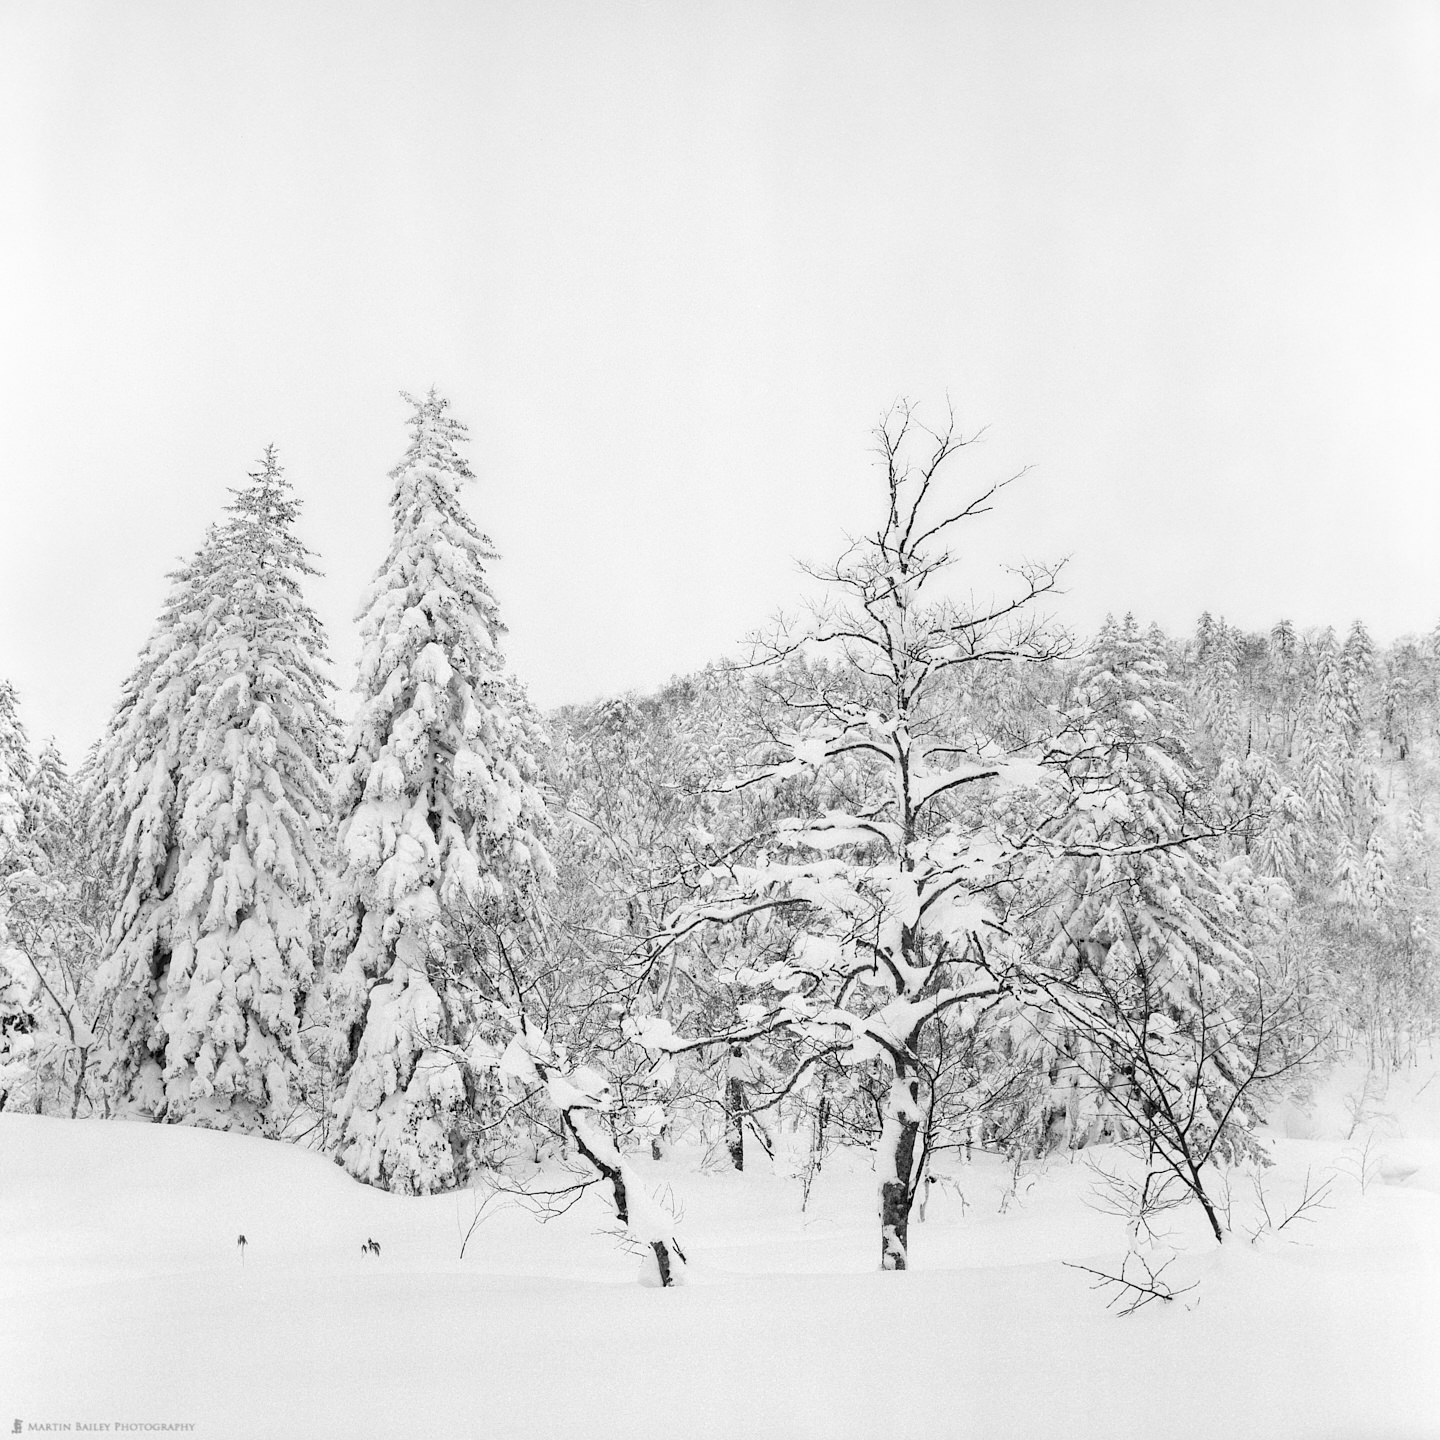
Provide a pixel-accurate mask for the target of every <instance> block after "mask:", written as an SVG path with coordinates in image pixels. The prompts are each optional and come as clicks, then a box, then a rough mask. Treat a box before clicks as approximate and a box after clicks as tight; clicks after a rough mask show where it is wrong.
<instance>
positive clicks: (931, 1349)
mask: <svg viewBox="0 0 1440 1440" xmlns="http://www.w3.org/2000/svg"><path fill="white" fill-rule="evenodd" d="M1437 1074H1440V1067H1437V1065H1436V1062H1435V1061H1434V1060H1433V1059H1432V1060H1430V1061H1429V1063H1428V1065H1422V1067H1421V1068H1420V1069H1419V1070H1417V1071H1414V1072H1410V1073H1409V1074H1407V1075H1406V1076H1404V1077H1401V1078H1397V1079H1395V1080H1394V1081H1393V1082H1392V1083H1390V1084H1389V1086H1388V1089H1387V1090H1386V1091H1385V1093H1383V1094H1382V1093H1380V1089H1379V1088H1378V1087H1376V1086H1373V1085H1372V1087H1371V1092H1370V1095H1369V1097H1368V1100H1367V1102H1366V1106H1365V1109H1364V1111H1363V1113H1362V1115H1361V1117H1360V1120H1359V1122H1358V1123H1356V1121H1355V1115H1354V1113H1353V1111H1354V1102H1356V1101H1358V1099H1359V1095H1360V1090H1361V1087H1362V1082H1363V1076H1362V1075H1361V1074H1360V1073H1359V1072H1358V1071H1353V1070H1352V1071H1346V1072H1343V1073H1340V1074H1337V1075H1334V1076H1332V1077H1331V1079H1330V1081H1329V1082H1328V1083H1327V1085H1326V1086H1325V1087H1324V1089H1323V1090H1322V1092H1321V1097H1320V1099H1319V1101H1318V1102H1317V1103H1316V1104H1315V1105H1313V1106H1311V1107H1310V1108H1309V1109H1308V1111H1302V1110H1300V1109H1298V1108H1296V1109H1293V1110H1292V1111H1290V1112H1288V1113H1287V1114H1284V1115H1282V1116H1280V1117H1278V1121H1277V1129H1278V1131H1280V1132H1283V1133H1277V1134H1276V1136H1275V1138H1274V1150H1275V1154H1276V1158H1277V1163H1276V1165H1275V1166H1274V1168H1272V1169H1271V1170H1269V1171H1268V1172H1266V1174H1265V1176H1264V1179H1263V1184H1264V1187H1265V1191H1266V1194H1267V1196H1268V1200H1269V1205H1270V1209H1271V1212H1272V1215H1273V1216H1274V1217H1275V1218H1276V1219H1277V1220H1278V1219H1279V1218H1281V1217H1282V1216H1283V1214H1284V1213H1285V1212H1286V1211H1287V1210H1288V1209H1289V1208H1291V1206H1293V1204H1294V1203H1295V1201H1296V1200H1297V1199H1298V1198H1299V1196H1300V1194H1301V1192H1302V1189H1303V1186H1304V1181H1305V1175H1306V1172H1307V1170H1309V1172H1310V1174H1311V1176H1312V1178H1317V1177H1323V1176H1326V1175H1331V1174H1333V1176H1334V1180H1333V1184H1332V1186H1331V1189H1330V1192H1329V1202H1328V1204H1327V1206H1326V1207H1325V1208H1323V1209H1320V1210H1318V1211H1316V1212H1315V1215H1314V1219H1313V1221H1311V1222H1310V1223H1305V1222H1304V1221H1303V1220H1301V1221H1297V1222H1296V1223H1295V1224H1292V1225H1290V1226H1287V1227H1286V1228H1285V1229H1284V1230H1283V1231H1282V1232H1280V1233H1278V1234H1277V1233H1270V1234H1265V1235H1262V1236H1261V1238H1260V1239H1259V1240H1258V1241H1256V1242H1253V1243H1252V1242H1251V1241H1250V1240H1249V1239H1248V1238H1247V1235H1248V1233H1249V1231H1250V1230H1251V1229H1253V1228H1254V1226H1255V1225H1256V1224H1257V1223H1258V1220H1259V1216H1258V1210H1257V1208H1256V1205H1255V1200H1254V1195H1253V1192H1252V1190H1251V1185H1250V1182H1249V1180H1248V1179H1247V1180H1246V1181H1245V1182H1244V1184H1243V1185H1241V1184H1236V1185H1235V1186H1234V1187H1233V1192H1234V1193H1233V1197H1232V1198H1233V1203H1234V1206H1235V1214H1234V1233H1233V1234H1232V1236H1231V1238H1230V1240H1229V1241H1228V1242H1227V1243H1226V1245H1225V1247H1224V1248H1223V1251H1222V1250H1219V1249H1217V1248H1216V1247H1215V1246H1214V1245H1213V1243H1212V1242H1209V1241H1208V1240H1207V1239H1206V1237H1205V1232H1204V1226H1203V1220H1202V1218H1201V1217H1200V1216H1199V1215H1198V1212H1197V1213H1196V1214H1195V1215H1187V1214H1185V1213H1184V1212H1181V1213H1180V1214H1179V1215H1178V1216H1172V1217H1169V1218H1171V1219H1172V1220H1173V1221H1174V1229H1175V1235H1174V1239H1173V1243H1174V1245H1175V1248H1176V1249H1177V1250H1178V1251H1179V1255H1178V1258H1177V1259H1176V1260H1175V1262H1174V1264H1173V1266H1172V1268H1171V1270H1170V1271H1169V1272H1168V1275H1167V1278H1169V1279H1172V1280H1173V1281H1174V1283H1175V1284H1176V1285H1177V1286H1183V1285H1188V1284H1190V1283H1191V1282H1196V1281H1198V1287H1197V1288H1196V1289H1194V1290H1191V1291H1189V1292H1188V1293H1185V1294H1183V1295H1181V1296H1180V1297H1179V1298H1178V1299H1176V1300H1175V1301H1173V1302H1171V1303H1168V1304H1152V1305H1150V1306H1149V1307H1147V1308H1146V1309H1144V1310H1142V1311H1140V1312H1138V1313H1137V1314H1135V1315H1133V1316H1131V1317H1129V1318H1126V1319H1119V1318H1116V1316H1115V1315H1114V1313H1113V1312H1109V1313H1107V1311H1106V1310H1105V1309H1104V1297H1103V1295H1101V1294H1097V1293H1093V1292H1092V1291H1091V1289H1090V1281H1089V1278H1088V1277H1087V1276H1086V1275H1085V1274H1083V1273H1082V1272H1080V1271H1077V1270H1074V1269H1068V1268H1066V1267H1065V1265H1064V1264H1063V1263H1062V1262H1063V1261H1071V1262H1078V1263H1081V1264H1087V1265H1092V1266H1096V1267H1100V1268H1109V1269H1113V1268H1114V1267H1116V1266H1117V1265H1118V1264H1119V1261H1120V1259H1121V1258H1122V1255H1123V1253H1124V1250H1125V1233H1124V1226H1123V1222H1122V1221H1120V1220H1118V1219H1115V1218H1112V1217H1110V1216H1108V1215H1106V1214H1104V1213H1102V1212H1101V1211H1099V1210H1097V1209H1095V1208H1094V1207H1093V1205H1091V1204H1087V1203H1086V1198H1087V1196H1090V1195H1091V1192H1092V1190H1093V1188H1094V1181H1095V1176H1094V1173H1093V1171H1092V1170H1091V1169H1090V1168H1088V1166H1087V1157H1086V1154H1085V1153H1084V1152H1081V1153H1079V1154H1078V1155H1077V1156H1076V1158H1075V1159H1074V1160H1073V1161H1071V1160H1069V1159H1068V1158H1065V1157H1062V1158H1059V1159H1057V1160H1053V1161H1051V1162H1048V1163H1046V1164H1044V1165H1036V1166H1035V1167H1034V1168H1033V1169H1030V1170H1025V1169H1023V1168H1022V1170H1021V1171H1020V1172H1019V1174H1018V1175H1017V1174H1016V1173H1015V1172H1013V1171H1012V1170H1011V1169H1010V1168H1009V1167H1008V1166H1006V1165H1005V1164H1004V1163H1003V1162H1002V1161H1001V1160H999V1159H997V1158H995V1157H992V1156H977V1157H976V1158H975V1160H974V1161H973V1162H972V1163H971V1164H969V1165H964V1164H959V1165H956V1166H955V1167H954V1168H953V1170H952V1171H951V1174H952V1175H953V1176H954V1181H953V1183H942V1184H937V1185H936V1186H935V1187H934V1189H933V1193H932V1195H931V1197H930V1200H929V1204H928V1209H927V1214H926V1218H925V1220H924V1221H923V1223H917V1224H916V1226H915V1233H914V1235H913V1238H912V1253H913V1259H914V1265H915V1269H914V1270H912V1271H911V1272H909V1273H906V1274H898V1275H897V1274H881V1273H878V1272H877V1271H876V1269H875V1265H876V1259H877V1257H876V1254H875V1253H874V1251H875V1231H874V1219H873V1211H874V1184H875V1181H874V1176H873V1174H871V1173H870V1172H869V1170H868V1162H867V1161H866V1160H865V1159H864V1158H863V1157H859V1156H854V1157H847V1156H845V1155H843V1154H842V1155H839V1156H836V1157H835V1159H834V1161H833V1162H832V1164H831V1165H830V1166H829V1167H828V1168H827V1170H826V1171H825V1172H824V1173H823V1174H822V1175H821V1177H820V1178H819V1180H818V1181H817V1183H816V1186H815V1189H814V1191H813V1193H812V1195H811V1200H810V1205H809V1208H808V1210H807V1211H806V1212H805V1213H803V1214H802V1213H801V1209H800V1182H799V1181H798V1180H795V1179H791V1178H787V1177H786V1173H785V1172H786V1167H785V1165H784V1163H783V1159H782V1162H781V1163H780V1164H779V1165H778V1167H776V1168H775V1169H772V1170H770V1171H769V1172H768V1173H766V1172H759V1171H752V1172H751V1173H747V1174H744V1175H737V1174H734V1173H731V1172H726V1173H723V1174H707V1173H704V1172H702V1171H701V1170H700V1169H699V1168H698V1164H697V1162H698V1157H697V1156H695V1155H693V1154H692V1155H680V1156H678V1157H677V1158H675V1159H673V1160H670V1161H666V1162H663V1163H649V1162H637V1164H638V1166H639V1168H640V1169H641V1171H642V1172H643V1174H644V1176H645V1178H646V1181H647V1183H649V1184H650V1185H652V1186H653V1187H654V1188H655V1190H656V1191H657V1192H658V1193H659V1195H660V1198H661V1199H662V1200H663V1201H666V1202H669V1203H672V1204H674V1205H676V1206H678V1207H681V1208H683V1216H682V1222H681V1226H680V1230H679V1234H680V1236H681V1241H682V1244H685V1245H686V1247H687V1249H688V1251H689V1253H690V1256H691V1260H692V1262H693V1263H692V1265H691V1269H690V1283H689V1284H688V1285H686V1286H685V1287H683V1288H680V1289H676V1290H670V1291H662V1290H658V1289H649V1288H644V1287H642V1286H640V1285H637V1284H636V1283H635V1280H636V1273H637V1261H636V1260H635V1259H634V1258H632V1257H631V1256H629V1255H627V1254H626V1253H624V1252H623V1251H622V1250H621V1249H620V1248H619V1246H618V1243H617V1241H616V1240H615V1239H614V1238H612V1236H611V1235H610V1234H608V1233H606V1231H607V1227H608V1226H609V1225H610V1224H612V1223H613V1222H612V1221H611V1220H610V1218H609V1215H608V1212H607V1210H606V1208H605V1207H604V1205H603V1204H602V1201H601V1199H600V1197H598V1196H588V1195H587V1196H586V1197H585V1198H584V1199H583V1200H582V1201H581V1203H580V1204H579V1205H578V1206H577V1207H576V1208H575V1209H574V1210H572V1211H571V1212H570V1213H569V1214H568V1215H566V1216H564V1217H563V1218H560V1219H557V1220H554V1221H552V1222H550V1223H548V1224H544V1225H541V1224H538V1223H537V1222H536V1220H535V1219H534V1218H533V1216H532V1215H530V1214H528V1213H524V1212H523V1211H522V1209H520V1208H519V1207H518V1206H515V1205H513V1204H511V1205H510V1206H509V1208H503V1209H502V1208H497V1206H498V1202H492V1204H491V1205H490V1206H489V1209H488V1210H487V1211H486V1213H485V1215H484V1216H483V1217H482V1220H481V1223H480V1224H479V1225H478V1226H477V1227H476V1228H475V1230H474V1232H473V1235H472V1237H471V1239H470V1241H469V1244H468V1248H467V1250H466V1254H465V1258H464V1259H463V1260H462V1259H461V1258H460V1248H461V1241H462V1235H463V1232H464V1231H465V1230H466V1229H467V1228H468V1227H469V1226H470V1223H471V1220H472V1219H473V1213H474V1206H475V1203H476V1196H475V1193H474V1192H461V1193H459V1194H448V1195H442V1196H431V1197H426V1198H402V1197H399V1196H395V1195H391V1194H386V1193H382V1192H380V1191H377V1190H373V1189H369V1188H367V1187H365V1186H363V1185H360V1184H358V1183H356V1182H355V1181H353V1180H351V1179H350V1178H348V1177H347V1176H346V1175H345V1174H344V1173H343V1172H342V1171H341V1170H340V1169H338V1168H337V1167H336V1166H335V1165H334V1164H332V1163H331V1162H329V1161H328V1160H326V1159H324V1158H322V1157H321V1156H319V1155H316V1154H313V1153H309V1152H306V1151H302V1150H299V1149H296V1148H293V1147H290V1146H285V1145H281V1144H277V1143H274V1142H270V1141H265V1140H259V1139H253V1138H246V1137H239V1136H231V1135H223V1134H216V1133H210V1132H205V1131H200V1130H192V1129H184V1128H179V1127H172V1126H158V1125H142V1124H130V1123H121V1122H105V1121H99V1120H90V1121H67V1120H63V1119H55V1118H49V1117H38V1116H21V1115H10V1114H5V1115H0V1421H6V1422H9V1421H13V1420H14V1419H16V1418H18V1419H20V1420H21V1421H23V1422H24V1423H25V1424H26V1426H28V1427H30V1428H31V1429H38V1428H39V1427H40V1426H41V1425H49V1426H50V1427H51V1428H52V1429H54V1428H59V1427H65V1426H73V1427H74V1429H75V1430H77V1431H78V1430H79V1429H80V1428H81V1426H82V1425H85V1426H87V1427H93V1428H100V1429H103V1428H104V1427H107V1426H109V1427H114V1430H116V1431H121V1428H122V1426H123V1425H131V1426H140V1425H159V1424H169V1425H176V1426H178V1425H193V1426H194V1427H195V1428H194V1430H193V1431H191V1432H190V1433H193V1434H196V1435H200V1436H203V1437H206V1440H220V1437H231V1436H233V1437H287V1436H295V1437H302V1436H303V1437H319V1436H337V1437H339V1436H344V1437H365V1436H376V1437H379V1436H387V1437H388V1436H451V1435H455V1436H463V1435H474V1436H485V1437H487V1440H503V1437H510V1436H517V1437H518V1436H535V1437H541V1436H543V1437H570V1436H574V1437H581V1436H584V1437H587V1440H599V1437H610V1436H616V1437H619V1436H625V1437H627V1440H637V1437H644V1436H672V1437H673V1436H684V1437H691V1436H693V1437H704V1436H715V1437H720V1436H726V1437H730V1436H777V1437H780V1436H784V1437H792V1436H811V1435H813V1436H817V1437H819V1436H826V1437H835V1436H856V1437H869V1436H877V1435H880V1434H882V1433H887V1432H892V1433H903V1434H916V1435H921V1434H923V1435H928V1436H937V1437H948V1436H969V1435H974V1436H981V1437H986V1440H992V1437H1002V1436H1017V1437H1019V1436H1025V1437H1031V1436H1041V1435H1063V1436H1066V1437H1067V1440H1085V1437H1091V1436H1093V1437H1096V1440H1100V1437H1104V1440H1121V1437H1127V1436H1136V1437H1139V1436H1145V1437H1151V1440H1164V1437H1171V1436H1174V1437H1180V1436H1196V1437H1199V1436H1205V1437H1207V1440H1209V1437H1221V1436H1264V1437H1282V1436H1306V1437H1310V1436H1314V1437H1336V1440H1340V1437H1359V1436H1386V1437H1392V1436H1413V1437H1418V1436H1425V1435H1440V1366H1437V1365H1436V1363H1435V1362H1436V1356H1437V1354H1440V1078H1437ZM1347 1098H1348V1099H1349V1100H1350V1101H1351V1102H1352V1103H1351V1104H1350V1105H1348V1106H1347V1104H1346V1100H1347ZM1347 1135H1348V1139H1347ZM1367 1140H1372V1143H1371V1146H1370V1149H1369V1151H1368V1154H1367V1153H1366V1152H1365V1149H1364V1146H1365V1142H1366V1141H1367ZM1091 1155H1092V1157H1093V1156H1095V1155H1100V1156H1101V1158H1102V1159H1105V1160H1106V1161H1107V1162H1111V1161H1113V1160H1114V1158H1115V1157H1114V1156H1113V1155H1105V1154H1102V1152H1099V1151H1095V1152H1091ZM847 1158H848V1159H849V1164H848V1168H847ZM1362 1176H1363V1177H1364V1179H1365V1181H1366V1183H1365V1185H1364V1187H1363V1190H1362V1186H1361V1183H1360V1180H1361V1177H1362ZM556 1178H561V1177H558V1176H557V1177H556ZM666 1187H668V1188H666ZM1242 1190H1243V1191H1244V1192H1245V1193H1243V1194H1242V1193H1241V1191H1242ZM1092 1198H1093V1197H1092ZM1192 1208H1193V1207H1192ZM242 1234H243V1235H244V1236H245V1238H246V1244H245V1246H244V1247H243V1251H242V1249H241V1247H240V1246H239V1245H238V1244H237V1241H238V1237H239V1236H240V1235H242ZM1292 1235H1293V1237H1294V1238H1293V1239H1292V1238H1291V1236H1292ZM370 1240H374V1241H377V1242H378V1243H379V1246H380V1253H379V1255H378V1256H377V1255H375V1254H372V1253H367V1252H364V1251H362V1246H364V1245H365V1244H366V1242H368V1241H370ZM122 1433H123V1431H122ZM136 1433H140V1432H138V1431H137V1432H136Z"/></svg>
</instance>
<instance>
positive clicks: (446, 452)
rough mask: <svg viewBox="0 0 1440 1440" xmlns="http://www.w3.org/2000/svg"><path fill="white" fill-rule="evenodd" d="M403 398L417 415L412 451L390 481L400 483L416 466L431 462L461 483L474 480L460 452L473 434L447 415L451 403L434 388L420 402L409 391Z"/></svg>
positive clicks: (412, 425) (412, 422)
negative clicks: (403, 476) (405, 474)
mask: <svg viewBox="0 0 1440 1440" xmlns="http://www.w3.org/2000/svg"><path fill="white" fill-rule="evenodd" d="M400 394H401V398H402V399H403V400H404V401H405V402H406V404H408V405H410V406H412V407H413V411H414V413H413V414H412V415H411V416H410V447H409V449H407V450H406V452H405V458H404V459H403V460H401V462H400V463H399V464H398V465H397V466H396V467H395V468H394V469H393V470H392V471H391V472H390V478H391V479H393V480H398V479H399V478H400V477H401V476H402V475H403V474H404V473H405V472H406V471H407V470H409V469H410V468H411V467H412V466H414V465H416V464H419V463H422V462H429V464H430V465H431V466H433V468H435V469H436V470H443V471H445V472H446V473H448V474H451V475H454V476H455V477H456V479H457V480H473V479H474V478H475V477H474V474H473V472H472V471H471V469H470V466H469V463H468V462H467V461H466V459H465V457H464V455H463V454H461V452H460V448H459V447H460V446H461V445H463V444H465V443H466V442H468V441H469V439H470V432H469V430H468V429H467V428H466V427H465V425H464V423H463V422H461V421H459V420H457V419H455V417H454V416H453V415H449V414H447V413H446V412H447V411H448V410H449V408H450V402H449V401H448V400H447V399H446V398H445V397H444V396H443V395H441V394H439V393H438V392H437V391H436V389H435V387H434V386H433V385H432V386H431V387H430V391H429V393H428V394H427V395H426V396H425V397H424V399H416V397H415V396H413V395H411V394H410V393H409V392H408V391H405V390H402V391H401V392H400Z"/></svg>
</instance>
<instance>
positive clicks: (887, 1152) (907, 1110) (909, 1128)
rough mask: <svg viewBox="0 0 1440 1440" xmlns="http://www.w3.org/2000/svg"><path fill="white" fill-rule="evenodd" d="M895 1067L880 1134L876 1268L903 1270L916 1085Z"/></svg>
mask: <svg viewBox="0 0 1440 1440" xmlns="http://www.w3.org/2000/svg"><path fill="white" fill-rule="evenodd" d="M907 1070H908V1067H905V1066H901V1065H897V1066H896V1070H895V1078H894V1080H892V1081H891V1083H890V1093H889V1096H888V1097H887V1099H886V1102H885V1124H884V1127H883V1129H882V1130H881V1132H880V1154H879V1170H880V1268H881V1269H882V1270H904V1269H907V1268H908V1266H909V1254H908V1246H909V1243H910V1206H911V1203H912V1202H913V1200H914V1198H915V1192H914V1189H913V1179H914V1169H915V1141H916V1139H917V1137H918V1136H919V1134H920V1118H921V1117H920V1082H919V1081H918V1080H916V1079H914V1078H913V1077H911V1076H910V1075H909V1074H908V1073H907Z"/></svg>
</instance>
